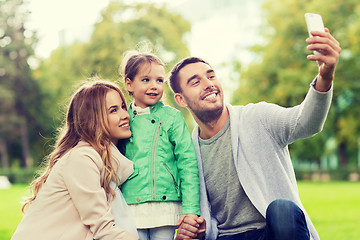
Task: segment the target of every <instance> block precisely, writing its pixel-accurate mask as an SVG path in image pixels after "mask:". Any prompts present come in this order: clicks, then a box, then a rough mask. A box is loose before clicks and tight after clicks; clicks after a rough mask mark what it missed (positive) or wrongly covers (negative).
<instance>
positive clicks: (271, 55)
mask: <svg viewBox="0 0 360 240" xmlns="http://www.w3.org/2000/svg"><path fill="white" fill-rule="evenodd" d="M306 12H315V13H319V14H320V15H322V17H323V20H324V24H325V26H326V27H328V28H329V29H330V31H331V33H332V34H333V35H334V36H335V37H336V38H337V39H338V40H339V41H340V43H341V47H342V48H343V52H342V55H341V57H340V61H339V63H338V66H337V70H336V79H335V83H334V85H335V87H334V100H333V104H332V107H331V109H330V113H329V116H328V119H327V122H326V124H325V129H324V131H323V132H322V133H321V134H320V135H318V136H316V137H313V138H310V139H307V140H303V141H297V142H296V143H294V144H293V145H292V154H293V155H295V156H296V157H298V158H300V159H308V160H313V161H319V158H320V157H321V156H322V154H323V153H324V152H325V151H324V146H326V141H327V140H328V139H332V138H335V139H336V141H337V146H338V148H337V152H338V157H339V159H340V163H341V165H347V164H348V163H349V161H350V162H351V161H353V160H351V159H354V158H353V157H354V154H353V153H354V152H356V151H357V141H358V139H356V138H357V137H356V136H359V133H360V122H359V121H357V120H356V119H359V117H360V108H359V101H360V96H359V94H356V92H358V91H359V88H360V85H359V83H358V81H357V79H358V78H359V72H358V67H359V62H360V59H359V57H358V56H359V54H360V48H359V42H360V41H359V40H360V39H359V36H360V34H359V33H360V27H359V25H360V20H359V18H358V16H359V13H360V6H359V4H358V1H356V0H348V1H344V0H342V1H339V0H316V1H315V0H311V1H306V2H304V1H296V0H289V1H285V0H269V1H267V2H266V3H265V4H264V5H263V13H264V24H263V28H262V29H261V33H262V34H261V35H262V37H263V38H264V40H265V42H266V43H265V44H264V45H257V46H254V47H253V48H252V50H253V51H254V52H255V53H256V54H257V56H258V60H257V62H254V63H252V64H251V65H250V66H249V67H248V68H246V69H243V70H242V72H241V77H240V80H239V81H240V87H239V89H238V90H237V91H236V92H235V94H234V97H233V99H232V101H233V103H240V104H246V103H247V102H256V101H262V100H265V101H269V102H274V103H278V104H280V105H283V106H285V107H289V106H294V105H296V104H299V103H300V102H301V101H302V99H303V98H304V96H305V94H306V92H307V90H308V86H309V82H310V81H311V79H312V78H314V77H315V75H316V73H317V66H316V64H315V63H310V62H308V61H307V60H306V55H308V54H309V53H310V52H308V51H307V50H306V43H305V38H306V37H307V30H306V25H305V20H304V13H306ZM319 146H320V147H319ZM310 149H311V154H309V152H310Z"/></svg>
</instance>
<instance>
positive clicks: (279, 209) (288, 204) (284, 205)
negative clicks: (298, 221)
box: [266, 199, 303, 216]
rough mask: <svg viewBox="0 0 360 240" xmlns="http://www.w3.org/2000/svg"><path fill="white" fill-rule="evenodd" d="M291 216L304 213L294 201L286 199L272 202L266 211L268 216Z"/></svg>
mask: <svg viewBox="0 0 360 240" xmlns="http://www.w3.org/2000/svg"><path fill="white" fill-rule="evenodd" d="M289 214H290V215H293V214H303V212H302V210H301V209H300V208H299V206H298V205H296V204H295V203H294V202H293V201H290V200H286V199H276V200H274V201H272V202H271V203H270V205H269V206H268V208H267V210H266V216H268V215H269V216H273V215H276V216H282V215H283V216H287V215H289Z"/></svg>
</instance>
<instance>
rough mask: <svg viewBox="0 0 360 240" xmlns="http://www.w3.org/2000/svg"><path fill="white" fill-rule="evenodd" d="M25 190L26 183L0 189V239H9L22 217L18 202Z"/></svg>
mask: <svg viewBox="0 0 360 240" xmlns="http://www.w3.org/2000/svg"><path fill="white" fill-rule="evenodd" d="M26 190H27V186H26V185H13V186H12V187H11V188H10V189H0V199H1V204H0V239H2V240H8V239H10V238H11V236H12V234H13V233H14V231H15V229H16V226H17V225H18V223H19V222H20V220H21V218H22V212H21V206H22V205H21V203H20V202H21V201H22V200H23V197H24V194H25V193H26Z"/></svg>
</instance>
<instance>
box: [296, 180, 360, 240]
mask: <svg viewBox="0 0 360 240" xmlns="http://www.w3.org/2000/svg"><path fill="white" fill-rule="evenodd" d="M298 185H299V192H300V198H301V200H302V203H303V205H304V207H305V209H306V211H307V212H308V214H309V215H310V218H311V221H312V222H313V224H314V225H315V227H316V230H317V231H318V233H319V235H320V237H321V239H325V240H326V239H336V240H348V239H360V230H359V226H360V205H359V203H360V182H329V183H320V182H319V183H313V182H299V184H298Z"/></svg>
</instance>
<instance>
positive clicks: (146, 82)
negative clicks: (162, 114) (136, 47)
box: [126, 63, 165, 108]
mask: <svg viewBox="0 0 360 240" xmlns="http://www.w3.org/2000/svg"><path fill="white" fill-rule="evenodd" d="M164 80H165V69H164V66H162V65H160V64H157V63H146V64H143V66H141V67H140V68H139V72H138V73H137V74H136V75H135V77H134V79H133V80H132V81H131V80H130V79H128V78H127V79H126V89H127V90H128V92H131V93H132V94H133V97H134V101H135V105H136V106H138V107H142V108H146V107H149V106H151V105H154V104H155V103H157V102H158V101H159V100H160V99H161V97H162V95H163V92H164Z"/></svg>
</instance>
